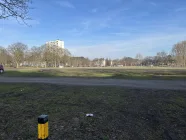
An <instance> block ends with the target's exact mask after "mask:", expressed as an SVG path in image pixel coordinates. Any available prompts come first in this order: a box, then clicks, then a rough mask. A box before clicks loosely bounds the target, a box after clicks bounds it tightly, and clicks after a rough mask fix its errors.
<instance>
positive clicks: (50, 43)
mask: <svg viewBox="0 0 186 140" xmlns="http://www.w3.org/2000/svg"><path fill="white" fill-rule="evenodd" d="M64 44H65V43H64V41H61V40H55V41H48V42H46V45H47V46H57V47H59V48H62V49H64V48H65V45H64Z"/></svg>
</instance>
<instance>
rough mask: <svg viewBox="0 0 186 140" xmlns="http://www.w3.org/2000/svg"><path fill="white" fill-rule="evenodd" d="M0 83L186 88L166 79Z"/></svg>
mask: <svg viewBox="0 0 186 140" xmlns="http://www.w3.org/2000/svg"><path fill="white" fill-rule="evenodd" d="M0 83H47V84H59V85H78V86H122V87H130V88H147V89H168V90H186V81H175V80H174V81H171V80H170V81H168V80H124V79H96V78H95V79H92V78H91V79H88V78H25V77H24V78H23V77H0Z"/></svg>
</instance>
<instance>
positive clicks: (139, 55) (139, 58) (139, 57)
mask: <svg viewBox="0 0 186 140" xmlns="http://www.w3.org/2000/svg"><path fill="white" fill-rule="evenodd" d="M136 59H137V63H138V65H141V63H142V61H143V55H142V54H140V53H138V54H136Z"/></svg>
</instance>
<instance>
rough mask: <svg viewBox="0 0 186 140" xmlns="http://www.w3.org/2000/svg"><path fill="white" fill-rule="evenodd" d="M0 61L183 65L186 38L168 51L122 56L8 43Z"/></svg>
mask: <svg viewBox="0 0 186 140" xmlns="http://www.w3.org/2000/svg"><path fill="white" fill-rule="evenodd" d="M0 63H1V64H3V65H5V66H7V67H17V68H18V67H20V66H23V67H59V66H64V67H98V66H100V67H103V66H180V67H186V41H182V42H179V43H177V44H175V45H174V46H173V47H172V50H171V53H170V54H167V53H166V52H164V51H162V52H158V53H157V54H156V56H147V57H143V55H142V54H136V57H135V58H132V57H123V58H121V59H114V60H111V59H108V58H106V59H105V58H95V59H93V60H90V59H89V58H85V57H73V56H72V55H71V53H70V52H69V51H68V50H67V49H62V48H59V47H57V46H55V45H52V46H51V45H50V46H48V45H42V46H40V47H36V46H33V47H31V48H28V47H27V45H26V44H24V43H21V42H17V43H14V44H11V45H9V46H8V47H6V48H5V47H0Z"/></svg>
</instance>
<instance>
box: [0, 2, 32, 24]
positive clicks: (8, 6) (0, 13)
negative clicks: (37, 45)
mask: <svg viewBox="0 0 186 140" xmlns="http://www.w3.org/2000/svg"><path fill="white" fill-rule="evenodd" d="M30 2H31V0H0V19H6V18H9V17H14V18H16V19H22V20H23V21H24V20H26V19H27V18H28V17H27V15H28V9H29V8H28V5H29V3H30Z"/></svg>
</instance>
